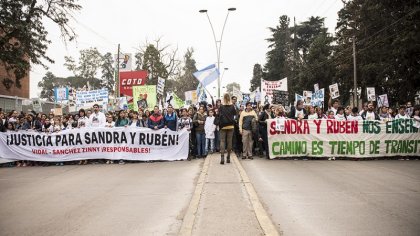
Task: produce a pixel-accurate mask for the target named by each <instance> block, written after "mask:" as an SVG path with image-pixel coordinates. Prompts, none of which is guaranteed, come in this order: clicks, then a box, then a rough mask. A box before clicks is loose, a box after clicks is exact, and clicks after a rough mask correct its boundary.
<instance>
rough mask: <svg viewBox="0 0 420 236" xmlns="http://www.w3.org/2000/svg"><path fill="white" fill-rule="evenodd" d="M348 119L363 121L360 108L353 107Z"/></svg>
mask: <svg viewBox="0 0 420 236" xmlns="http://www.w3.org/2000/svg"><path fill="white" fill-rule="evenodd" d="M347 120H350V121H351V120H357V121H362V120H363V119H362V117H361V116H360V115H359V109H358V108H357V107H353V109H351V114H350V115H349V116H347Z"/></svg>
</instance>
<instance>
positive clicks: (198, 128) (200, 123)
mask: <svg viewBox="0 0 420 236" xmlns="http://www.w3.org/2000/svg"><path fill="white" fill-rule="evenodd" d="M206 117H207V116H206V114H205V113H204V106H200V108H199V109H198V112H197V113H196V114H195V115H194V118H193V123H194V125H195V137H196V140H197V157H204V156H205V154H206V151H205V147H206V133H205V130H204V124H205V122H206Z"/></svg>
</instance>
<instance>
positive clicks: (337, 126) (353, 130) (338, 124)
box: [327, 120, 359, 134]
mask: <svg viewBox="0 0 420 236" xmlns="http://www.w3.org/2000/svg"><path fill="white" fill-rule="evenodd" d="M358 125H359V124H358V122H357V120H352V121H338V120H327V134H357V133H358V132H359V126H358Z"/></svg>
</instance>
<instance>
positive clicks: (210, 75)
mask: <svg viewBox="0 0 420 236" xmlns="http://www.w3.org/2000/svg"><path fill="white" fill-rule="evenodd" d="M219 74H220V73H219V70H218V69H217V67H216V65H215V64H213V65H210V66H207V67H206V68H204V69H201V70H199V71H196V72H194V73H193V75H194V77H195V78H197V80H198V81H199V82H200V83H201V84H202V85H203V86H204V87H207V85H209V84H211V83H213V82H214V81H216V80H217V78H218V77H219Z"/></svg>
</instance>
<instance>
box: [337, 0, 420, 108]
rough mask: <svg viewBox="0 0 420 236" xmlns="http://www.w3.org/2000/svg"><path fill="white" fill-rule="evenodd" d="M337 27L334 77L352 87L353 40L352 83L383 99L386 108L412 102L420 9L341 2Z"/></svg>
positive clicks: (419, 69) (418, 70) (417, 81)
mask: <svg viewBox="0 0 420 236" xmlns="http://www.w3.org/2000/svg"><path fill="white" fill-rule="evenodd" d="M338 16H339V19H338V23H337V28H336V30H337V53H335V59H334V60H335V61H336V62H337V64H338V72H337V77H338V78H340V82H341V84H342V86H344V87H348V88H351V87H352V82H353V67H352V43H353V42H352V37H353V36H354V37H355V40H356V56H357V79H358V86H360V87H362V89H363V92H362V97H363V98H365V97H366V92H365V88H366V87H375V88H376V92H377V94H382V93H387V94H388V98H389V100H390V102H391V103H394V104H395V103H397V102H398V103H405V102H406V101H407V99H409V100H413V98H414V96H415V93H416V92H417V91H418V90H419V89H420V66H419V64H420V59H419V57H418V56H415V55H420V44H419V43H418V39H419V38H420V32H419V30H413V29H416V28H418V25H419V24H420V5H419V2H418V1H416V0H409V1H391V0H385V1H380V0H372V1H362V0H354V1H346V2H345V5H344V7H343V8H342V9H341V10H340V11H339V14H338Z"/></svg>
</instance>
